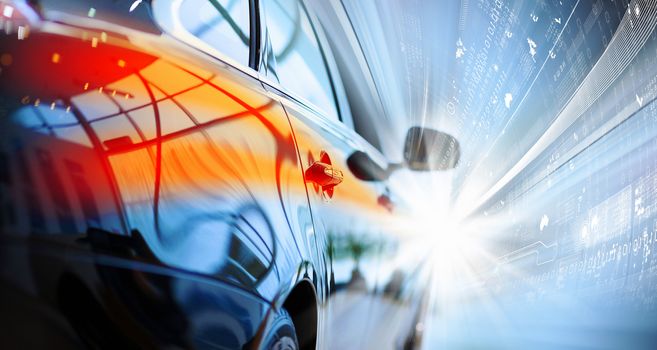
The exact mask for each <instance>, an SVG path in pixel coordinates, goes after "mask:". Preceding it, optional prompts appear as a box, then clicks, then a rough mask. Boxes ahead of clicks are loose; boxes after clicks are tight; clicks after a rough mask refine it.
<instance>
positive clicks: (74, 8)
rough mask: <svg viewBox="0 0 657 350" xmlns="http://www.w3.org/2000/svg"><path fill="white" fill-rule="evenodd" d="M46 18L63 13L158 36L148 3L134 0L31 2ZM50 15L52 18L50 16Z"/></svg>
mask: <svg viewBox="0 0 657 350" xmlns="http://www.w3.org/2000/svg"><path fill="white" fill-rule="evenodd" d="M31 2H32V3H34V7H35V8H37V9H41V10H42V11H43V14H44V15H45V17H46V18H50V17H53V18H54V19H56V18H57V15H56V14H55V13H53V12H64V13H68V14H71V15H76V16H80V17H88V18H94V19H99V20H101V21H106V22H110V23H115V24H119V25H122V26H125V27H128V28H131V29H137V30H141V31H144V32H148V33H154V34H160V29H159V28H158V27H157V25H155V23H154V22H153V20H152V18H151V15H150V13H151V11H150V8H149V7H150V4H149V1H140V2H137V1H135V0H113V1H107V0H41V1H38V2H36V1H31ZM51 15H52V16H51Z"/></svg>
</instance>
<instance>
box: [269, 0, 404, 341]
mask: <svg viewBox="0 0 657 350" xmlns="http://www.w3.org/2000/svg"><path fill="white" fill-rule="evenodd" d="M262 4H263V5H264V11H265V18H266V25H267V33H268V36H269V37H268V42H269V43H270V47H269V49H270V50H271V52H269V55H270V56H271V57H273V59H270V66H271V67H272V68H271V69H272V71H268V72H267V74H268V75H267V77H264V78H263V81H264V83H265V87H266V88H267V89H268V90H269V91H270V92H271V93H272V94H273V95H274V96H276V98H277V99H278V100H279V101H281V103H282V104H283V106H284V107H285V111H286V112H287V114H288V117H289V118H290V122H291V125H292V129H293V132H294V135H295V140H296V144H297V149H298V151H299V158H300V162H301V165H302V168H303V169H304V174H305V181H306V190H307V192H308V197H309V201H310V205H311V211H312V217H313V222H314V230H313V231H310V232H307V237H308V240H309V241H310V242H312V243H313V245H314V249H315V251H314V253H313V254H314V259H315V260H316V261H320V262H326V263H322V264H319V265H320V266H329V269H327V270H321V267H320V268H319V272H320V275H321V278H324V279H327V280H328V281H329V286H331V288H330V290H326V291H319V293H322V296H323V300H327V302H326V303H325V305H324V311H325V313H324V314H323V315H324V316H323V319H321V320H320V323H321V324H323V325H324V326H325V330H326V333H325V334H324V335H323V339H321V340H320V344H324V346H326V347H327V348H359V347H362V346H365V345H366V344H365V343H363V342H364V341H366V339H365V337H366V335H367V333H368V332H367V329H368V327H370V320H369V317H368V315H370V312H369V310H370V308H371V307H372V306H373V303H375V300H374V299H375V296H374V293H375V291H376V284H377V273H378V266H379V256H380V252H381V249H383V248H384V247H383V241H382V238H383V237H382V234H381V233H382V232H385V231H388V230H390V229H391V227H390V226H388V225H389V224H390V222H391V219H392V216H391V210H393V204H392V202H391V201H390V200H389V197H388V195H387V190H386V183H385V181H374V182H366V181H362V180H359V179H358V178H357V177H356V176H355V175H354V174H353V173H352V172H351V171H350V170H349V164H348V163H349V162H348V160H349V159H350V157H351V156H352V155H353V154H356V153H361V154H367V155H368V158H370V159H372V160H373V161H375V162H377V163H378V165H379V166H380V167H382V168H385V166H386V163H385V159H384V157H383V156H382V155H381V154H380V153H379V152H378V151H377V150H376V149H374V147H372V146H371V145H369V144H368V143H367V142H366V141H364V140H363V139H362V138H361V137H359V136H358V135H357V134H356V133H355V132H354V131H353V130H351V129H350V128H348V127H347V126H346V125H345V124H344V123H343V122H342V120H348V117H349V110H348V105H347V104H346V103H340V102H341V101H338V99H337V96H339V95H340V94H339V93H336V92H338V91H337V90H339V89H341V86H340V81H339V79H338V78H339V77H334V76H331V75H330V74H329V67H330V66H331V61H330V52H328V51H327V50H326V48H322V47H320V44H319V40H318V32H317V29H318V28H316V27H313V25H312V22H311V20H310V17H309V16H308V13H307V9H306V8H305V7H304V5H303V3H301V2H298V1H296V0H283V1H263V2H262ZM317 172H319V175H320V177H322V176H323V175H326V174H327V173H329V174H330V175H329V176H328V178H324V179H318V178H316V175H317ZM337 335H339V336H337Z"/></svg>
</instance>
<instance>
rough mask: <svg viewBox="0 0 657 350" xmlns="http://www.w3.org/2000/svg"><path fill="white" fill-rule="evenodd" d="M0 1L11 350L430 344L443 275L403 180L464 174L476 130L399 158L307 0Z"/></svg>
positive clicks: (3, 215)
mask: <svg viewBox="0 0 657 350" xmlns="http://www.w3.org/2000/svg"><path fill="white" fill-rule="evenodd" d="M0 14H2V19H1V24H2V27H3V28H4V33H3V34H0V35H1V38H0V43H1V44H0V68H1V71H0V228H1V234H0V242H1V243H0V266H1V267H0V305H1V309H2V310H3V311H2V312H1V313H0V326H1V328H2V329H3V332H0V344H2V347H3V348H19V347H20V348H45V347H48V348H73V347H91V348H221V349H246V348H249V349H315V348H365V347H368V346H369V347H373V348H374V347H376V348H379V347H378V345H376V344H379V345H380V344H387V345H386V346H390V347H393V346H397V347H407V348H408V347H410V346H412V345H413V344H414V342H416V340H417V339H419V332H418V330H421V327H420V326H418V324H419V323H420V322H421V314H422V309H423V308H422V305H423V304H424V303H425V302H426V298H425V296H426V293H425V290H424V289H423V288H418V286H421V285H422V280H423V278H425V277H426V273H427V272H426V269H425V266H424V265H423V264H422V261H423V256H422V254H420V253H416V252H419V251H420V250H417V251H415V250H413V249H416V248H417V247H418V245H417V244H416V245H415V248H409V247H413V245H412V244H411V245H409V244H407V243H409V242H415V243H418V241H417V240H415V241H414V240H413V239H410V238H409V237H412V235H411V234H409V233H408V231H409V227H410V226H409V225H410V224H409V221H408V220H409V218H410V215H408V208H409V207H408V204H407V203H406V202H405V200H404V196H403V195H402V193H403V192H402V191H403V188H398V187H395V186H392V185H391V184H390V183H389V181H388V178H389V177H390V176H391V174H392V173H393V172H394V171H395V170H397V169H400V168H408V169H411V170H417V171H428V170H440V169H449V168H452V167H454V166H455V165H456V164H457V163H458V157H459V145H458V141H456V140H455V139H454V138H453V137H451V136H449V135H447V134H444V133H442V132H439V131H436V130H431V129H427V128H422V127H413V128H411V129H410V130H409V132H408V135H407V138H406V143H405V146H404V147H405V151H404V157H405V160H404V162H402V163H400V164H396V163H394V162H390V161H389V160H388V159H387V158H386V157H385V156H384V155H383V154H382V152H381V151H380V150H379V149H378V148H377V147H376V145H373V144H372V142H370V141H367V140H366V139H365V138H363V137H361V136H360V135H359V134H358V133H357V132H356V128H355V127H354V125H355V124H357V123H358V122H357V121H355V120H356V119H357V115H355V113H354V114H352V113H351V110H350V101H349V98H348V96H347V93H346V92H345V91H347V90H348V89H346V88H345V86H343V84H342V80H341V72H340V70H339V69H338V67H337V64H336V63H335V58H334V56H333V54H332V52H331V48H330V44H328V42H329V41H328V40H329V39H328V38H327V37H326V35H325V34H324V32H323V29H322V27H321V25H320V24H319V22H318V20H317V18H316V16H315V15H313V13H312V10H311V9H310V8H309V7H308V6H306V4H305V3H304V2H303V1H299V0H262V1H248V0H176V1H164V0H152V1H141V0H137V1H125V0H112V1H110V0H94V1H78V0H40V1H39V0H30V1H23V0H15V1H6V0H3V1H2V2H0ZM361 124H362V123H361ZM419 246H421V242H420V244H419ZM409 249H410V250H409ZM400 252H406V253H408V252H410V254H406V255H410V256H412V257H413V258H412V259H409V258H404V259H402V258H399V256H400ZM377 329H378V330H379V331H378V333H377V332H376V331H375V330H377ZM377 334H378V335H377Z"/></svg>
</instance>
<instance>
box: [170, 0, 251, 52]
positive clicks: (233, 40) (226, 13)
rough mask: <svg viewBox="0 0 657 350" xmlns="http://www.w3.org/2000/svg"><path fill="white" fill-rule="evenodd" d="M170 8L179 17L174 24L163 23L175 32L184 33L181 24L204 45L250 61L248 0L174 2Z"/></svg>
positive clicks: (183, 0) (184, 0)
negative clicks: (179, 28) (181, 30)
mask: <svg viewBox="0 0 657 350" xmlns="http://www.w3.org/2000/svg"><path fill="white" fill-rule="evenodd" d="M176 6H179V7H178V8H176ZM169 10H170V11H172V13H176V14H177V15H178V19H177V20H176V21H175V23H172V26H169V25H167V24H166V22H165V23H164V26H165V28H166V29H167V30H173V31H174V33H173V34H174V35H176V34H177V35H182V33H180V32H176V30H177V29H178V27H180V26H182V28H183V29H184V31H185V32H186V33H187V35H189V34H191V36H192V37H193V38H196V39H200V40H201V42H202V43H203V44H205V45H209V46H210V47H212V48H213V49H215V50H217V51H219V52H220V53H222V54H224V55H227V56H229V57H230V58H232V59H234V60H236V61H237V62H239V63H242V64H245V65H247V64H248V63H249V1H248V0H182V1H173V2H171V8H170V9H169ZM158 19H159V16H158ZM167 27H170V28H167Z"/></svg>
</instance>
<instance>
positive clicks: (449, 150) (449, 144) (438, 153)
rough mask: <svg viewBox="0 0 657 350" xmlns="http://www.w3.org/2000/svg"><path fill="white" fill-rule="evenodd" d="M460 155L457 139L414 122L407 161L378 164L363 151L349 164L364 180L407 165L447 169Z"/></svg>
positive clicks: (387, 174)
mask: <svg viewBox="0 0 657 350" xmlns="http://www.w3.org/2000/svg"><path fill="white" fill-rule="evenodd" d="M460 157H461V149H460V146H459V142H458V140H456V139H455V138H454V137H453V136H451V135H448V134H446V133H444V132H440V131H438V130H433V129H427V128H422V127H419V126H414V127H412V128H410V129H409V130H408V133H407V134H406V142H405V144H404V164H388V165H387V167H386V168H383V167H381V166H380V165H379V164H377V163H376V162H375V161H374V160H373V159H372V158H370V156H369V155H368V154H367V153H365V152H362V151H356V152H354V153H352V154H351V155H350V156H349V158H347V166H349V170H351V173H352V174H354V176H356V178H358V179H360V180H363V181H384V180H386V179H387V178H388V177H390V174H392V173H393V172H394V171H395V170H397V169H401V168H404V167H407V168H408V169H411V170H415V171H430V170H448V169H452V168H454V167H456V165H457V164H458V162H459V158H460Z"/></svg>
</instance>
